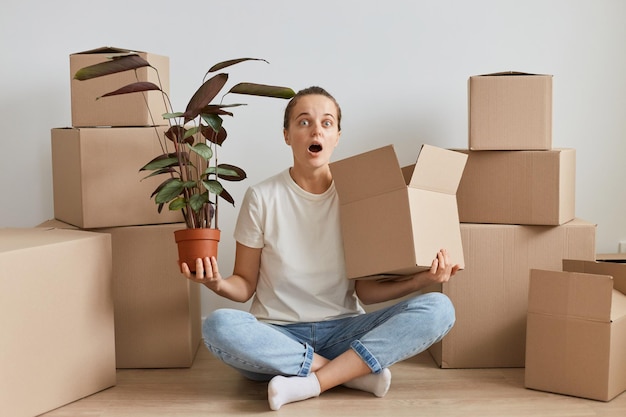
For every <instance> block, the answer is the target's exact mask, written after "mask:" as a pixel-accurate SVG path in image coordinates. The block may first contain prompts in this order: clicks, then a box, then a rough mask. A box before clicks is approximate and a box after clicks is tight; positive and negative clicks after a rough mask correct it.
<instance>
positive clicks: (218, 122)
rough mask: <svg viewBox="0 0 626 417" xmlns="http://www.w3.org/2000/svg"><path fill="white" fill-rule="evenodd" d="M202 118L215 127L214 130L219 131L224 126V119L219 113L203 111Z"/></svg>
mask: <svg viewBox="0 0 626 417" xmlns="http://www.w3.org/2000/svg"><path fill="white" fill-rule="evenodd" d="M202 120H203V121H204V122H205V123H206V124H207V125H209V126H210V127H211V129H213V131H214V132H219V131H220V128H221V127H222V123H223V121H224V119H222V118H221V117H220V116H218V115H217V114H210V113H203V114H202Z"/></svg>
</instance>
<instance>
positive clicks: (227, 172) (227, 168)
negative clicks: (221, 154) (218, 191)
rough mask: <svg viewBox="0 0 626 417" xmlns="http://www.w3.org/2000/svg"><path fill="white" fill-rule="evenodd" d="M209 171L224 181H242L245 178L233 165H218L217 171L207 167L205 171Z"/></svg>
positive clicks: (241, 171)
mask: <svg viewBox="0 0 626 417" xmlns="http://www.w3.org/2000/svg"><path fill="white" fill-rule="evenodd" d="M209 170H212V172H211V173H212V174H213V173H216V174H217V176H218V177H219V178H221V179H223V180H226V181H243V180H245V179H246V178H247V175H246V172H245V171H244V170H243V169H241V168H239V167H237V166H235V165H230V164H219V165H218V166H217V169H216V168H215V167H209V168H207V170H206V171H209ZM206 171H205V172H206Z"/></svg>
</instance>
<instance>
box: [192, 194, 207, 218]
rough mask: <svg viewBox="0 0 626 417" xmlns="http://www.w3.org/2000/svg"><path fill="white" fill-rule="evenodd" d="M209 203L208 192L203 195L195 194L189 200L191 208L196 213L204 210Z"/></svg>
mask: <svg viewBox="0 0 626 417" xmlns="http://www.w3.org/2000/svg"><path fill="white" fill-rule="evenodd" d="M208 202H209V193H207V192H204V193H202V194H194V195H192V196H191V198H190V199H189V205H190V206H191V209H192V210H193V211H195V212H196V213H197V212H199V211H200V209H202V206H204V205H205V204H206V203H208Z"/></svg>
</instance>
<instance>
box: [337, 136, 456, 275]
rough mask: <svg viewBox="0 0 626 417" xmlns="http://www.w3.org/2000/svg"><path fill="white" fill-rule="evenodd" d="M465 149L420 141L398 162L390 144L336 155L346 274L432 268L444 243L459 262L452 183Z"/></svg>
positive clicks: (408, 272) (397, 271) (411, 270)
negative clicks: (412, 154) (411, 160)
mask: <svg viewBox="0 0 626 417" xmlns="http://www.w3.org/2000/svg"><path fill="white" fill-rule="evenodd" d="M466 159H467V155H464V154H462V153H459V152H454V151H449V150H446V149H441V148H438V147H435V146H430V145H423V146H422V148H421V150H420V152H419V156H418V158H417V162H416V163H415V164H414V165H410V166H406V167H404V168H400V165H399V163H398V159H397V157H396V153H395V151H394V149H393V146H391V145H389V146H385V147H382V148H379V149H375V150H372V151H369V152H365V153H363V154H360V155H356V156H353V157H349V158H346V159H343V160H341V161H337V162H333V163H332V164H331V165H330V169H331V171H332V174H333V179H334V182H335V187H336V188H337V193H338V195H339V202H340V214H341V230H342V235H343V247H344V255H345V260H346V273H347V276H348V278H349V279H359V278H380V277H381V276H383V277H386V276H392V277H395V276H403V275H408V274H414V273H417V272H420V271H423V270H425V269H428V268H430V265H431V263H432V261H433V259H434V258H435V257H436V255H437V252H438V251H439V250H440V249H442V248H445V249H447V250H448V251H449V253H450V257H451V259H452V260H453V261H454V262H455V263H457V264H459V265H460V267H461V268H463V267H464V260H463V247H462V243H461V233H460V225H459V216H458V211H457V204H456V195H455V193H456V190H457V187H458V184H459V181H460V179H461V175H462V173H463V168H464V167H465V161H466Z"/></svg>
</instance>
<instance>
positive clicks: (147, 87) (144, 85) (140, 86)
mask: <svg viewBox="0 0 626 417" xmlns="http://www.w3.org/2000/svg"><path fill="white" fill-rule="evenodd" d="M152 90H157V91H161V88H159V86H158V85H156V84H154V83H151V82H149V81H139V82H136V83H132V84H128V85H125V86H124V87H122V88H118V89H117V90H115V91H111V92H110V93H106V94H103V95H101V96H100V97H97V98H96V100H99V99H100V98H102V97H111V96H119V95H120V94H130V93H140V92H142V91H152Z"/></svg>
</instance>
